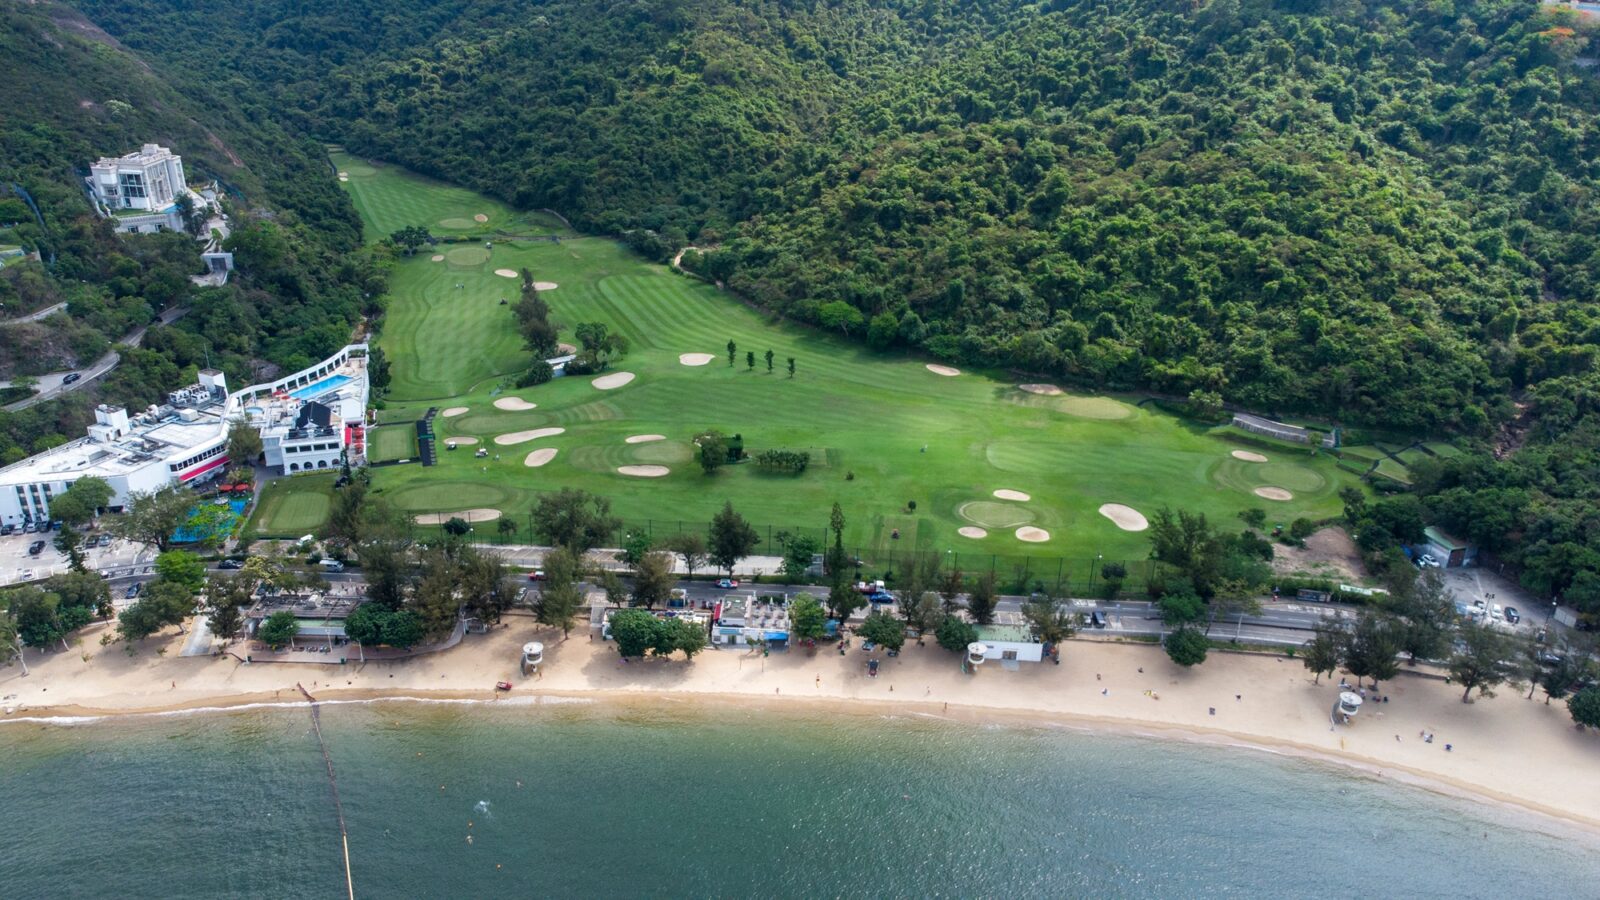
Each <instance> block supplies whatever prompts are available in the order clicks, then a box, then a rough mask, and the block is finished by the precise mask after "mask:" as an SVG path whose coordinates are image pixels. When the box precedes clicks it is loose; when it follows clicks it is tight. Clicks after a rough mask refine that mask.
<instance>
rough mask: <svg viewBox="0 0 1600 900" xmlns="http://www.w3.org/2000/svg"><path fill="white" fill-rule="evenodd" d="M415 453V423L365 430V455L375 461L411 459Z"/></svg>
mask: <svg viewBox="0 0 1600 900" xmlns="http://www.w3.org/2000/svg"><path fill="white" fill-rule="evenodd" d="M416 455H417V429H416V426H415V425H410V424H405V425H384V426H381V427H378V428H373V429H370V430H368V431H367V457H368V458H369V459H371V460H373V461H375V462H388V461H390V460H396V459H411V458H413V457H415V456H416Z"/></svg>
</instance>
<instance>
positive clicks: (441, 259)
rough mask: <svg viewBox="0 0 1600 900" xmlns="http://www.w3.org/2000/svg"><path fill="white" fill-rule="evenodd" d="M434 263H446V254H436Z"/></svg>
mask: <svg viewBox="0 0 1600 900" xmlns="http://www.w3.org/2000/svg"><path fill="white" fill-rule="evenodd" d="M433 261H434V262H444V254H443V253H435V254H434V255H433Z"/></svg>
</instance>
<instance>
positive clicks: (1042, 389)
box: [1017, 384, 1065, 397]
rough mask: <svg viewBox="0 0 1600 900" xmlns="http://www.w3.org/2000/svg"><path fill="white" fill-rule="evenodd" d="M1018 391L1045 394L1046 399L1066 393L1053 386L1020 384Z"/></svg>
mask: <svg viewBox="0 0 1600 900" xmlns="http://www.w3.org/2000/svg"><path fill="white" fill-rule="evenodd" d="M1017 389H1018V390H1023V391H1027V392H1028V393H1030V394H1043V395H1045V396H1046V397H1055V396H1058V395H1060V394H1063V393H1065V392H1064V391H1062V390H1061V388H1058V387H1056V386H1055V385H1053V384H1019V385H1017Z"/></svg>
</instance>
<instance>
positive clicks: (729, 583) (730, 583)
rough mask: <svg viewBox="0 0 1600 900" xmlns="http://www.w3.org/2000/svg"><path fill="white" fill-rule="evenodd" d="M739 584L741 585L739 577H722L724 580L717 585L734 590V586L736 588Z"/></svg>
mask: <svg viewBox="0 0 1600 900" xmlns="http://www.w3.org/2000/svg"><path fill="white" fill-rule="evenodd" d="M738 586H739V579H737V578H724V579H722V580H720V581H718V582H717V587H719V588H722V589H724V590H732V589H733V588H736V587H738Z"/></svg>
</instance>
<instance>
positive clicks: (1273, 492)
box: [1253, 487, 1294, 500]
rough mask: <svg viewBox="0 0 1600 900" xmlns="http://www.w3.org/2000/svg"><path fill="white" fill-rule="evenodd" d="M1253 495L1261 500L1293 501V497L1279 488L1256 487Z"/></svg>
mask: <svg viewBox="0 0 1600 900" xmlns="http://www.w3.org/2000/svg"><path fill="white" fill-rule="evenodd" d="M1253 493H1254V494H1255V495H1256V496H1257V497H1260V498H1261V499H1263V500H1293V499H1294V495H1293V494H1291V493H1289V492H1288V491H1286V490H1284V489H1283V488H1281V487H1258V488H1256V489H1255V491H1253Z"/></svg>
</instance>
